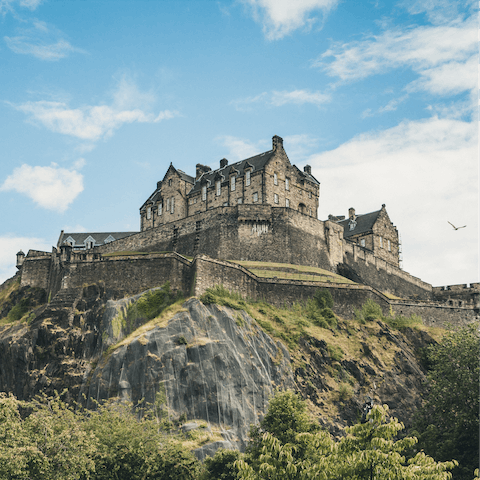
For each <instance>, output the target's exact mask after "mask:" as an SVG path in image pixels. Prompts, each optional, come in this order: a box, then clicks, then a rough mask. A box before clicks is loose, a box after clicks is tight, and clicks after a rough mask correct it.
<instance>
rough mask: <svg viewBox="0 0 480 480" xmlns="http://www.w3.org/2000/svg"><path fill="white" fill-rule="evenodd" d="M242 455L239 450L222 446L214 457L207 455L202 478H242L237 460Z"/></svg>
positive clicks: (215, 479)
mask: <svg viewBox="0 0 480 480" xmlns="http://www.w3.org/2000/svg"><path fill="white" fill-rule="evenodd" d="M241 457H242V454H241V453H240V452H239V451H238V450H226V449H224V448H221V449H220V450H217V451H216V452H215V455H214V456H213V457H207V458H206V459H205V461H204V462H203V473H202V476H201V477H200V478H201V480H241V478H242V477H240V473H239V471H238V468H236V467H235V462H236V461H237V460H239V459H240V458H241Z"/></svg>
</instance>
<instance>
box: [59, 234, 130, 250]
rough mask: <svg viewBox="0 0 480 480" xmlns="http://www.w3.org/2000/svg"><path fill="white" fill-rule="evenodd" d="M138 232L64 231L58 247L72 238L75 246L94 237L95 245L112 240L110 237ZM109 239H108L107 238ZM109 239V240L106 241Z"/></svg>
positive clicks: (121, 236)
mask: <svg viewBox="0 0 480 480" xmlns="http://www.w3.org/2000/svg"><path fill="white" fill-rule="evenodd" d="M135 233H138V232H96V233H89V232H84V233H66V232H62V233H61V234H60V238H59V239H58V243H57V247H61V246H62V245H63V244H64V242H65V241H67V239H72V240H73V241H74V244H73V246H79V245H82V246H83V245H85V240H86V239H87V238H88V237H92V238H93V240H94V241H95V245H103V244H104V243H108V242H109V241H112V240H111V239H110V238H109V237H113V239H114V240H119V239H120V238H124V237H128V236H129V235H133V234H135ZM107 239H108V240H107ZM106 240H107V242H105V241H106Z"/></svg>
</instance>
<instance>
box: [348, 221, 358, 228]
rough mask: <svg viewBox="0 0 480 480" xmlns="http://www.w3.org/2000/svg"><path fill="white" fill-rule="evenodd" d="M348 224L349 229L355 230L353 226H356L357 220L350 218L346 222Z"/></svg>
mask: <svg viewBox="0 0 480 480" xmlns="http://www.w3.org/2000/svg"><path fill="white" fill-rule="evenodd" d="M348 226H349V228H350V230H355V227H356V226H357V222H356V221H355V220H350V222H348Z"/></svg>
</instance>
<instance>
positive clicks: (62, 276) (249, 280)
mask: <svg viewBox="0 0 480 480" xmlns="http://www.w3.org/2000/svg"><path fill="white" fill-rule="evenodd" d="M47 258H48V259H49V260H50V267H49V268H47V266H46V262H45V260H46V259H47ZM37 269H38V270H37ZM47 270H48V276H47V278H49V281H47V282H45V278H44V277H43V274H44V273H45V272H47ZM52 272H54V273H53V274H52ZM167 281H168V282H170V285H171V288H172V289H173V290H180V291H182V292H183V293H184V294H185V295H186V296H189V295H197V296H199V295H201V294H203V293H204V292H205V291H206V290H207V288H209V287H213V286H215V285H220V284H221V285H223V286H224V287H225V288H227V289H229V290H232V291H236V292H238V293H240V294H241V295H242V296H244V297H245V298H249V299H252V300H264V301H266V302H268V303H271V304H273V305H276V306H279V307H282V306H289V305H292V304H293V303H295V302H298V301H303V300H307V299H308V298H311V297H312V296H313V295H314V294H315V292H316V290H317V289H319V288H320V289H321V288H325V289H328V290H329V291H330V293H331V294H332V297H333V299H334V302H335V306H334V311H335V313H337V314H338V315H340V316H342V317H344V318H352V317H353V316H354V312H355V309H359V308H361V306H362V305H363V304H364V303H365V302H366V301H367V300H368V299H372V300H374V301H375V302H377V303H378V304H379V305H380V306H381V307H382V310H383V312H384V314H385V315H387V314H388V313H389V312H390V311H391V310H393V311H394V312H396V313H399V314H402V315H405V316H409V315H411V314H413V313H415V314H416V315H419V316H420V317H422V319H423V320H424V323H425V324H427V325H435V326H441V325H444V324H446V323H450V324H453V325H464V324H467V323H470V322H472V321H474V320H475V319H478V309H475V308H474V307H473V306H464V307H458V306H457V307H452V306H448V305H436V304H434V303H433V302H432V303H426V302H422V303H420V302H411V301H409V300H406V301H398V300H391V299H389V298H388V297H386V296H385V295H383V294H382V293H381V292H379V291H378V290H376V289H374V288H372V287H370V286H366V285H357V284H332V283H324V282H309V281H297V280H283V279H271V278H268V279H267V278H260V277H257V276H256V275H254V274H252V273H251V272H249V271H248V270H246V269H245V268H244V267H242V266H241V265H238V264H234V263H231V262H227V261H223V260H217V259H213V258H210V257H208V256H206V255H197V256H196V257H195V258H194V259H193V260H192V261H190V260H188V259H187V258H185V257H183V256H181V255H179V254H178V253H175V252H170V253H163V254H161V253H153V254H148V255H127V256H123V255H122V256H105V255H101V254H99V253H98V252H95V253H94V252H93V251H89V252H88V253H79V252H72V251H71V248H69V247H64V248H62V249H61V252H60V253H58V252H56V251H54V252H53V253H52V254H47V255H43V256H31V257H30V256H28V255H27V257H26V258H25V261H24V263H23V266H22V286H24V285H30V286H34V287H40V288H45V289H46V290H47V292H49V295H50V296H51V297H53V295H54V294H55V293H56V292H57V291H58V290H59V289H69V288H78V287H82V286H84V285H85V284H93V283H99V282H102V283H104V284H105V288H106V291H107V293H108V294H109V295H110V296H111V297H113V298H118V297H121V296H124V295H132V294H136V293H139V292H141V291H144V290H146V289H148V288H152V287H156V286H160V285H162V284H164V283H165V282H167Z"/></svg>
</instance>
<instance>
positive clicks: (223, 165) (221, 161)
mask: <svg viewBox="0 0 480 480" xmlns="http://www.w3.org/2000/svg"><path fill="white" fill-rule="evenodd" d="M227 165H228V160H227V159H226V158H222V159H221V160H220V168H225V167H226V166H227Z"/></svg>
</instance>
